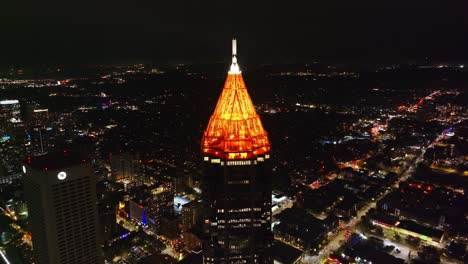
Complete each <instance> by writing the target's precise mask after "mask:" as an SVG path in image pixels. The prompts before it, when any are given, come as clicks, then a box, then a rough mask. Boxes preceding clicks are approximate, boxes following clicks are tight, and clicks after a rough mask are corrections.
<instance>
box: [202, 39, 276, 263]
mask: <svg viewBox="0 0 468 264" xmlns="http://www.w3.org/2000/svg"><path fill="white" fill-rule="evenodd" d="M236 44H237V43H236V39H233V40H232V64H231V67H230V69H229V72H228V75H227V78H226V82H225V83H224V87H223V91H222V92H221V95H220V97H219V100H218V104H217V105H216V108H215V110H214V113H213V115H212V116H211V118H210V122H209V123H208V126H207V128H206V130H205V133H204V134H203V139H202V141H201V150H202V155H203V180H202V189H203V191H202V193H203V204H204V206H203V207H204V209H205V213H204V214H205V215H204V221H203V223H204V226H203V230H204V233H205V236H204V239H203V263H204V264H220V263H224V264H238V263H248V264H253V263H256V264H273V258H272V253H271V250H272V245H273V240H274V239H273V233H272V232H271V218H272V216H271V193H272V191H271V179H272V177H271V169H270V162H269V159H270V141H269V140H268V134H267V132H266V131H265V130H264V129H263V125H262V122H261V120H260V116H259V115H258V114H257V112H256V111H255V107H254V105H253V103H252V100H251V99H250V96H249V93H248V92H247V87H246V86H245V83H244V79H243V78H242V73H241V71H240V69H239V65H238V64H237V45H236Z"/></svg>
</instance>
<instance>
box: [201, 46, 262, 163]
mask: <svg viewBox="0 0 468 264" xmlns="http://www.w3.org/2000/svg"><path fill="white" fill-rule="evenodd" d="M236 44H237V43H236V39H235V38H234V39H233V40H232V64H231V68H230V70H229V72H228V76H227V78H226V82H225V83H224V88H223V91H222V92H221V96H220V97H219V100H218V104H217V105H216V109H215V111H214V113H213V115H212V116H211V118H210V122H209V123H208V127H207V128H206V130H205V133H204V135H203V139H202V143H201V145H202V150H203V152H204V153H206V154H212V155H215V156H219V157H220V158H228V159H249V158H252V157H255V156H258V155H263V154H269V152H270V142H269V140H268V135H267V132H266V131H265V130H264V129H263V125H262V122H261V120H260V117H259V116H258V114H257V112H256V111H255V107H254V105H253V103H252V100H251V99H250V96H249V93H248V92H247V87H246V86H245V83H244V79H243V78H242V74H241V71H240V69H239V65H238V64H237V57H236V55H237V45H236Z"/></svg>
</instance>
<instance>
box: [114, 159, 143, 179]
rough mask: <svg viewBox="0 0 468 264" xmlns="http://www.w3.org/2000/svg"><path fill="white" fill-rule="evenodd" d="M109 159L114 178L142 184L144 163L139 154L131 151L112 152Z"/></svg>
mask: <svg viewBox="0 0 468 264" xmlns="http://www.w3.org/2000/svg"><path fill="white" fill-rule="evenodd" d="M109 161H110V165H111V170H112V178H113V180H115V181H119V182H128V183H133V184H134V185H136V186H140V185H141V184H142V182H143V177H142V173H143V172H142V164H141V160H140V157H139V156H138V155H137V154H133V153H129V152H124V153H117V154H112V155H110V157H109Z"/></svg>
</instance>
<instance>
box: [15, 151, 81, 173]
mask: <svg viewBox="0 0 468 264" xmlns="http://www.w3.org/2000/svg"><path fill="white" fill-rule="evenodd" d="M86 162H88V159H87V158H86V157H85V156H83V155H82V154H80V153H78V152H75V151H67V150H63V151H57V152H51V153H47V154H45V155H41V156H33V157H31V156H30V157H27V158H26V159H25V161H24V163H26V164H28V165H29V166H30V167H31V168H33V169H35V170H43V171H47V170H58V169H63V168H68V167H72V166H76V165H79V164H83V163H86Z"/></svg>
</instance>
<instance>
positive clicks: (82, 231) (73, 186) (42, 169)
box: [23, 152, 102, 264]
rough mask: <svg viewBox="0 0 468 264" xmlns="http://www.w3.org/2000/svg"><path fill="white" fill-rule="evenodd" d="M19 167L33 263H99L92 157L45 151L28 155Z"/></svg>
mask: <svg viewBox="0 0 468 264" xmlns="http://www.w3.org/2000/svg"><path fill="white" fill-rule="evenodd" d="M23 171H24V173H25V174H26V175H25V183H24V187H25V196H26V201H27V204H28V211H29V222H30V226H31V234H32V241H33V250H34V258H35V260H36V262H35V263H39V264H49V263H57V264H62V263H63V264H96V263H102V262H101V261H100V257H99V253H98V252H99V248H98V245H99V243H98V224H97V221H98V216H97V210H96V182H95V179H94V177H93V171H92V169H91V165H90V163H89V162H87V160H85V159H84V158H83V157H81V156H80V155H79V154H77V153H68V152H63V153H62V152H60V153H49V154H46V155H42V156H35V157H30V158H27V159H26V162H25V165H24V167H23Z"/></svg>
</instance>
